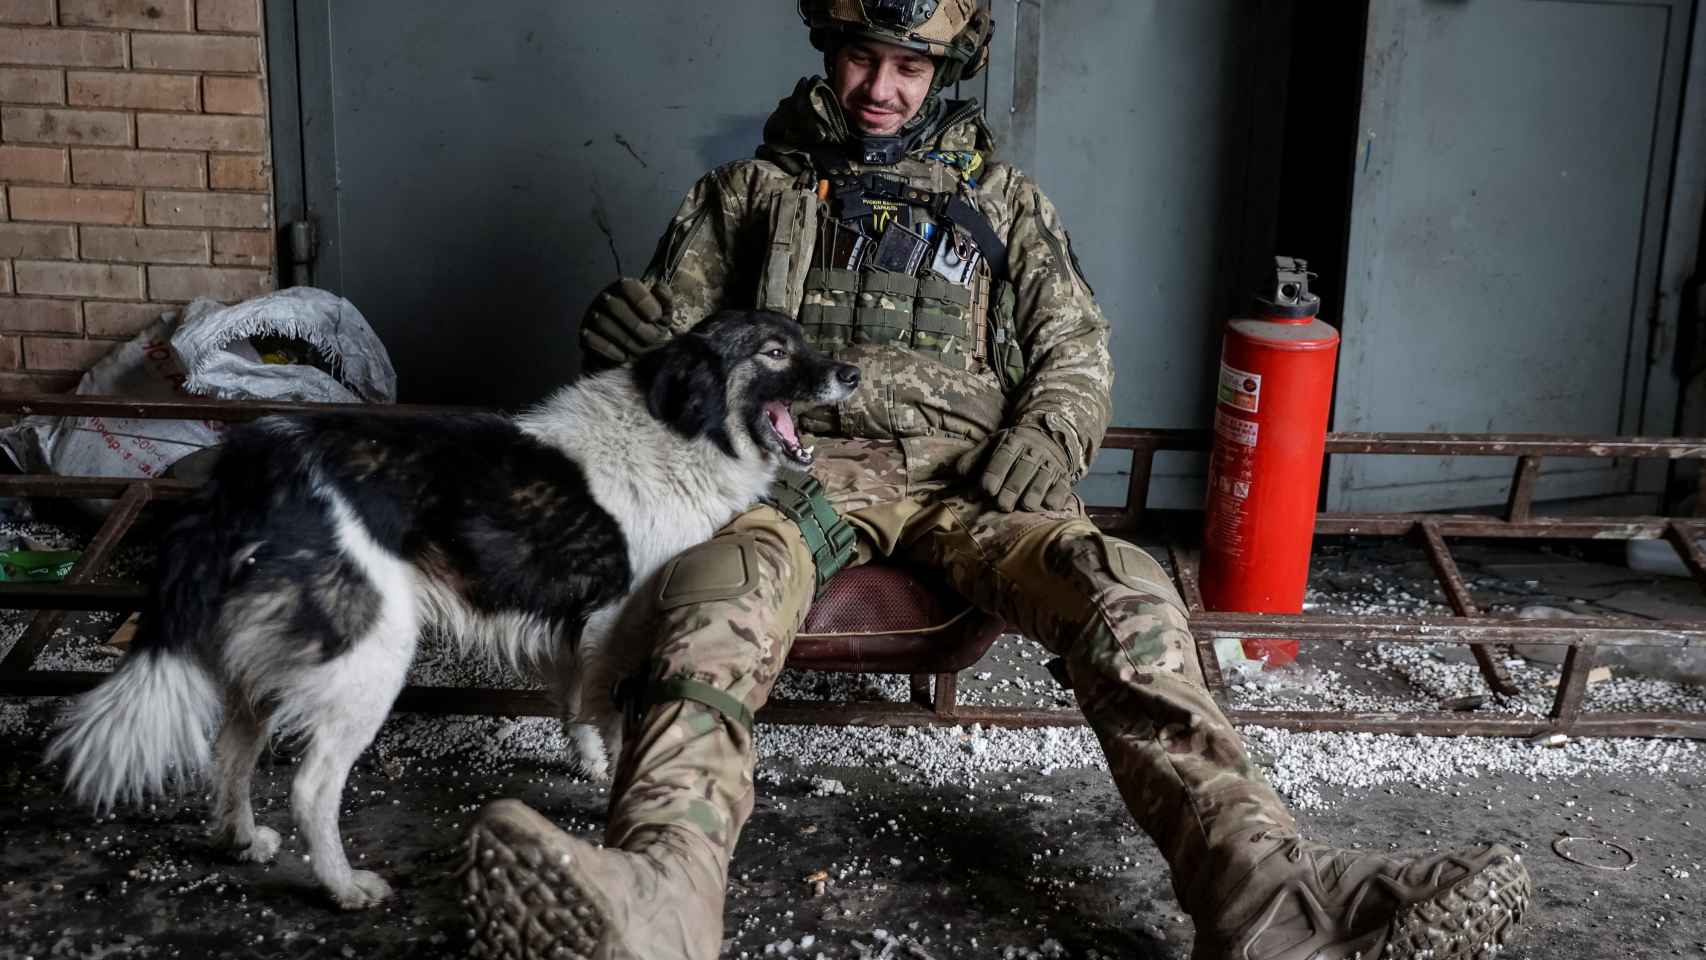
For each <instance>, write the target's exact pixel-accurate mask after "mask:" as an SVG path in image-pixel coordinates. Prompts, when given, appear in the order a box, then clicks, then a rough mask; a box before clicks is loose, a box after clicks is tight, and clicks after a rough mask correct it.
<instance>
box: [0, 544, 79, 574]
mask: <svg viewBox="0 0 1706 960" xmlns="http://www.w3.org/2000/svg"><path fill="white" fill-rule="evenodd" d="M82 555H83V551H81V550H0V580H64V579H65V576H66V574H68V573H70V572H71V567H72V565H74V564H75V563H76V562H77V558H78V557H81V556H82Z"/></svg>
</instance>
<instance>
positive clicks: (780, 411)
mask: <svg viewBox="0 0 1706 960" xmlns="http://www.w3.org/2000/svg"><path fill="white" fill-rule="evenodd" d="M764 412H765V413H766V414H768V415H769V417H770V425H771V426H772V427H775V428H776V435H777V436H779V437H781V438H782V439H783V440H784V441H786V442H787V444H788V446H789V447H790V448H793V449H798V448H799V446H800V435H799V434H798V433H796V432H794V415H793V414H791V413H789V412H788V405H787V404H785V403H783V402H782V401H780V400H772V401H770V402H769V403H767V404H765V405H764Z"/></svg>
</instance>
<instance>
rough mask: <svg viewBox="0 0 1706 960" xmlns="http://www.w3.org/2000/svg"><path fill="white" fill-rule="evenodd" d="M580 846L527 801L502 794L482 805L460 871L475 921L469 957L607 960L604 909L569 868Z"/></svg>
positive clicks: (600, 900) (607, 924) (608, 926)
mask: <svg viewBox="0 0 1706 960" xmlns="http://www.w3.org/2000/svg"><path fill="white" fill-rule="evenodd" d="M583 849H584V848H583V847H582V846H580V843H579V841H575V840H572V839H571V838H569V837H567V836H566V835H565V834H563V833H562V831H561V830H560V829H558V827H557V826H556V825H555V824H553V823H551V821H549V820H547V819H545V818H544V817H541V816H540V815H539V814H537V813H534V812H533V811H532V810H531V809H529V808H528V807H527V806H526V805H525V804H522V803H519V802H517V801H514V800H500V801H498V802H496V803H493V804H490V805H488V806H487V807H486V809H484V810H482V811H481V812H480V815H479V817H478V818H477V819H476V820H475V822H474V826H473V827H472V828H471V829H470V830H469V831H468V857H467V860H466V861H465V862H464V863H463V865H462V868H461V870H460V871H459V873H460V875H461V878H462V885H463V889H464V891H465V895H464V896H463V898H462V904H463V906H465V907H466V908H467V909H468V911H469V914H470V915H471V917H472V919H473V922H474V926H473V929H472V930H470V931H469V933H470V935H471V936H472V937H473V939H474V942H473V944H472V946H471V947H470V949H469V955H470V956H474V957H483V958H487V960H531V958H535V957H553V958H563V960H609V958H611V957H612V956H613V954H612V952H611V949H610V945H609V944H608V943H607V942H606V939H605V935H606V933H607V932H608V931H609V930H610V929H611V924H610V907H609V905H608V904H607V903H605V901H604V898H603V897H602V896H601V895H600V894H599V893H598V891H597V890H595V889H593V888H591V887H588V886H585V885H584V884H582V883H581V882H580V881H579V880H578V878H577V877H576V872H577V871H576V870H575V869H574V867H575V861H576V859H577V857H578V856H579V855H580V854H581V852H582V850H583Z"/></svg>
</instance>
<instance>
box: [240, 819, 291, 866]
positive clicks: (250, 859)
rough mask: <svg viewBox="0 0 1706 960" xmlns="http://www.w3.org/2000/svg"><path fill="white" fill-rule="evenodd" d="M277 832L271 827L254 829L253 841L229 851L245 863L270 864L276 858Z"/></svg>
mask: <svg viewBox="0 0 1706 960" xmlns="http://www.w3.org/2000/svg"><path fill="white" fill-rule="evenodd" d="M278 845H279V837H278V831H277V830H274V829H273V828H271V827H262V826H256V827H255V835H254V839H252V840H250V841H249V845H248V846H246V847H242V848H240V849H234V850H232V851H231V855H232V856H234V857H236V858H237V859H238V860H241V861H243V862H245V863H271V862H272V859H273V857H276V856H278Z"/></svg>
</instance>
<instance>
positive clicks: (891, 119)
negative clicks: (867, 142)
mask: <svg viewBox="0 0 1706 960" xmlns="http://www.w3.org/2000/svg"><path fill="white" fill-rule="evenodd" d="M842 110H844V111H845V112H846V114H847V118H848V119H849V120H851V121H852V122H853V125H854V126H855V127H858V128H859V131H860V132H861V133H867V134H873V135H876V136H888V135H890V134H893V133H896V132H898V131H899V130H900V128H901V127H903V126H905V125H906V121H908V120H910V119H912V114H910V113H908V112H907V111H906V104H904V103H901V102H900V101H898V100H889V101H881V102H876V101H869V100H863V99H860V100H853V101H851V102H850V103H847V104H845V105H843V107H842ZM866 110H871V111H875V113H872V114H866V113H865V112H864V111H866Z"/></svg>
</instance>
